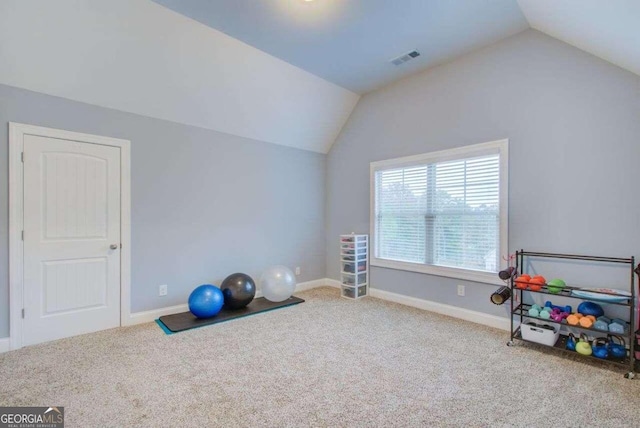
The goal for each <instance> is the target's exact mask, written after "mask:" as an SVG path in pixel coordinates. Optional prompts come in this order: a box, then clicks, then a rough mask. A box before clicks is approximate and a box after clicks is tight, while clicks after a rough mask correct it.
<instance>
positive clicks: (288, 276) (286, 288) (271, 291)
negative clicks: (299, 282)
mask: <svg viewBox="0 0 640 428" xmlns="http://www.w3.org/2000/svg"><path fill="white" fill-rule="evenodd" d="M260 287H262V295H263V296H264V298H265V299H267V300H270V301H272V302H282V301H283V300H287V299H288V298H289V297H291V295H292V294H293V292H294V291H295V289H296V276H295V275H294V274H293V272H291V269H289V268H288V267H286V266H272V267H270V268H268V269H267V270H266V271H264V273H263V274H262V276H261V277H260Z"/></svg>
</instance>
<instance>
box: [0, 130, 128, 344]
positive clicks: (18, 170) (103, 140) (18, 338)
mask: <svg viewBox="0 0 640 428" xmlns="http://www.w3.org/2000/svg"><path fill="white" fill-rule="evenodd" d="M25 135H37V136H41V137H49V138H56V139H64V140H73V141H78V142H81V143H90V144H100V145H103V146H113V147H119V148H120V168H121V169H120V235H121V238H120V242H121V244H122V248H121V250H120V325H121V326H123V325H127V324H128V323H129V322H128V321H129V319H130V317H131V147H130V146H131V142H130V141H129V140H122V139H119V138H111V137H103V136H99V135H91V134H84V133H80V132H72V131H64V130H61V129H53V128H45V127H42V126H35V125H26V124H23V123H16V122H9V349H18V348H21V347H22V343H23V342H22V338H23V336H22V327H23V325H22V309H23V289H24V278H23V271H24V242H23V240H22V231H23V221H24V164H23V163H22V153H23V152H24V136H25Z"/></svg>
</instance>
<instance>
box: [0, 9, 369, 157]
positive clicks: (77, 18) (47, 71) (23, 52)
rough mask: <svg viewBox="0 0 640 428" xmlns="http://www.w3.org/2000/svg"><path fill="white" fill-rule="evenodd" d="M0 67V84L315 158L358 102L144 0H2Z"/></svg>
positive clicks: (345, 92) (341, 90)
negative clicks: (310, 153) (287, 148)
mask: <svg viewBox="0 0 640 428" xmlns="http://www.w3.org/2000/svg"><path fill="white" fill-rule="evenodd" d="M0 64H1V65H0V83H2V84H6V85H10V86H16V87H19V88H25V89H29V90H33V91H37V92H41V93H45V94H50V95H55V96H59V97H63V98H68V99H71V100H76V101H82V102H85V103H89V104H94V105H99V106H103V107H108V108H113V109H117V110H122V111H126V112H131V113H137V114H141V115H144V116H150V117H155V118H160V119H165V120H170V121H173V122H178V123H184V124H188V125H194V126H198V127H202V128H208V129H213V130H216V131H221V132H225V133H229V134H233V135H238V136H241V137H248V138H252V139H256V140H260V141H266V142H270V143H276V144H281V145H286V146H292V147H297V148H301V149H305V150H312V151H316V152H321V153H326V152H327V151H328V150H329V148H330V147H331V144H332V143H333V141H334V140H335V138H336V137H337V135H338V133H339V132H340V129H341V128H342V126H343V125H344V123H345V122H346V120H347V118H348V117H349V115H350V114H351V111H352V110H353V107H354V106H355V104H356V103H357V101H358V98H359V97H358V95H356V94H354V93H352V92H349V91H348V90H346V89H344V88H341V87H339V86H337V85H335V84H333V83H330V82H327V81H326V80H323V79H321V78H319V77H317V76H315V75H313V74H311V73H308V72H306V71H304V70H301V69H300V68H297V67H295V66H293V65H291V64H288V63H286V62H285V61H282V60H280V59H277V58H275V57H273V56H271V55H268V54H266V53H264V52H262V51H260V50H258V49H256V48H254V47H251V46H249V45H247V44H245V43H242V42H241V41H239V40H236V39H234V38H232V37H229V36H227V35H225V34H223V33H221V32H219V31H217V30H214V29H212V28H209V27H207V26H205V25H202V24H199V23H197V22H195V21H193V20H191V19H189V18H187V17H185V16H183V15H180V14H178V13H175V12H173V11H171V10H169V9H167V8H164V7H162V6H160V5H158V4H156V3H153V2H151V1H147V0H135V1H133V0H109V1H87V0H56V1H40V0H1V1H0ZM133 143H134V144H135V142H133ZM179 143H180V142H176V144H178V145H179Z"/></svg>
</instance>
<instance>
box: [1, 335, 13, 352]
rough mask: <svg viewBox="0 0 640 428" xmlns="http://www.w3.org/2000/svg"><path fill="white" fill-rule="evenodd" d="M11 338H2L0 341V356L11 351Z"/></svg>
mask: <svg viewBox="0 0 640 428" xmlns="http://www.w3.org/2000/svg"><path fill="white" fill-rule="evenodd" d="M10 342H11V338H9V337H3V338H2V339H0V354H1V353H3V352H8V351H9V350H10V349H11V346H10Z"/></svg>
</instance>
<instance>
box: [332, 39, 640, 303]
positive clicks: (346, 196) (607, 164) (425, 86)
mask: <svg viewBox="0 0 640 428" xmlns="http://www.w3.org/2000/svg"><path fill="white" fill-rule="evenodd" d="M502 138H509V140H510V171H509V173H510V182H509V190H510V191H509V211H510V213H509V249H510V251H512V252H513V251H515V250H516V249H519V248H524V249H529V250H537V251H550V252H570V253H582V254H593V255H605V256H607V255H609V256H621V257H628V256H631V255H637V256H640V198H638V196H637V191H636V189H637V188H638V184H639V183H640V167H639V166H638V165H639V164H638V160H639V159H640V77H638V76H637V75H634V74H632V73H630V72H627V71H624V70H622V69H620V68H618V67H616V66H613V65H611V64H609V63H607V62H605V61H603V60H600V59H598V58H596V57H594V56H591V55H589V54H587V53H585V52H583V51H580V50H578V49H576V48H574V47H572V46H569V45H567V44H565V43H562V42H560V41H558V40H556V39H553V38H551V37H548V36H545V35H543V34H542V33H540V32H537V31H535V30H527V31H525V32H523V33H520V34H518V35H516V36H513V37H511V38H509V39H506V40H504V41H501V42H499V43H497V44H495V45H493V46H491V47H489V48H487V49H484V50H482V51H478V52H475V53H472V54H469V55H467V56H464V57H462V58H460V59H458V60H456V61H454V62H451V63H448V64H445V65H443V66H440V67H437V68H434V69H431V70H428V71H426V72H423V73H421V74H418V75H414V76H412V77H409V78H407V79H404V80H401V81H399V82H397V83H395V84H393V85H390V86H388V87H386V88H383V89H381V90H379V91H376V92H373V93H370V94H367V95H366V96H364V97H363V98H362V99H361V100H360V102H359V104H358V105H357V107H356V109H355V111H354V112H353V114H352V115H351V118H350V119H349V121H348V122H347V124H346V125H345V127H344V128H343V131H342V133H341V135H340V136H339V138H338V140H337V142H336V143H335V144H334V146H333V148H332V150H331V152H330V153H329V155H328V159H327V195H328V197H327V234H326V240H327V242H326V246H327V275H328V276H329V277H331V278H338V274H339V266H338V253H337V250H336V249H337V244H336V242H337V236H338V235H339V234H341V233H349V232H352V231H355V232H364V233H368V231H369V163H370V162H372V161H378V160H382V159H390V158H395V157H400V156H407V155H414V154H419V153H427V152H431V151H434V150H442V149H447V148H452V147H458V146H465V145H469V144H474V143H482V142H487V141H493V140H497V139H502ZM566 268H567V266H566V265H564V267H563V268H561V269H559V270H558V271H557V272H560V273H561V274H563V275H566V278H567V279H568V280H575V281H578V280H579V281H585V282H586V283H585V285H591V284H590V283H589V282H590V281H591V283H593V285H598V284H597V283H595V282H597V281H596V280H595V279H594V278H590V277H588V276H586V275H583V274H581V273H580V272H582V271H581V268H580V267H577V266H576V267H574V269H568V270H567V269H566ZM555 272H556V271H555V270H553V269H551V268H547V269H545V273H547V274H553V273H555ZM628 278H629V272H628V271H627V272H626V276H623V280H622V282H621V283H615V284H612V283H607V284H605V285H609V286H612V285H620V286H624V285H627V286H628V281H629V280H628ZM612 281H614V280H613V279H612ZM615 281H617V279H616V280H615ZM456 284H467V287H466V290H467V295H466V296H465V297H458V296H457V295H456ZM371 285H372V287H375V288H379V289H383V290H388V291H392V292H396V293H400V294H404V295H409V296H413V297H418V298H423V299H428V300H433V301H437V302H442V303H446V304H451V305H456V306H460V307H465V308H469V309H473V310H478V311H482V312H486V313H492V314H497V315H503V314H504V313H505V310H504V308H500V307H496V306H494V305H492V304H490V303H489V295H490V293H491V292H493V291H494V290H495V288H496V287H495V286H492V285H487V284H477V283H468V282H465V281H461V280H455V279H450V278H442V277H436V276H431V275H424V274H418V273H410V272H403V271H396V270H389V269H382V268H372V269H371Z"/></svg>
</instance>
